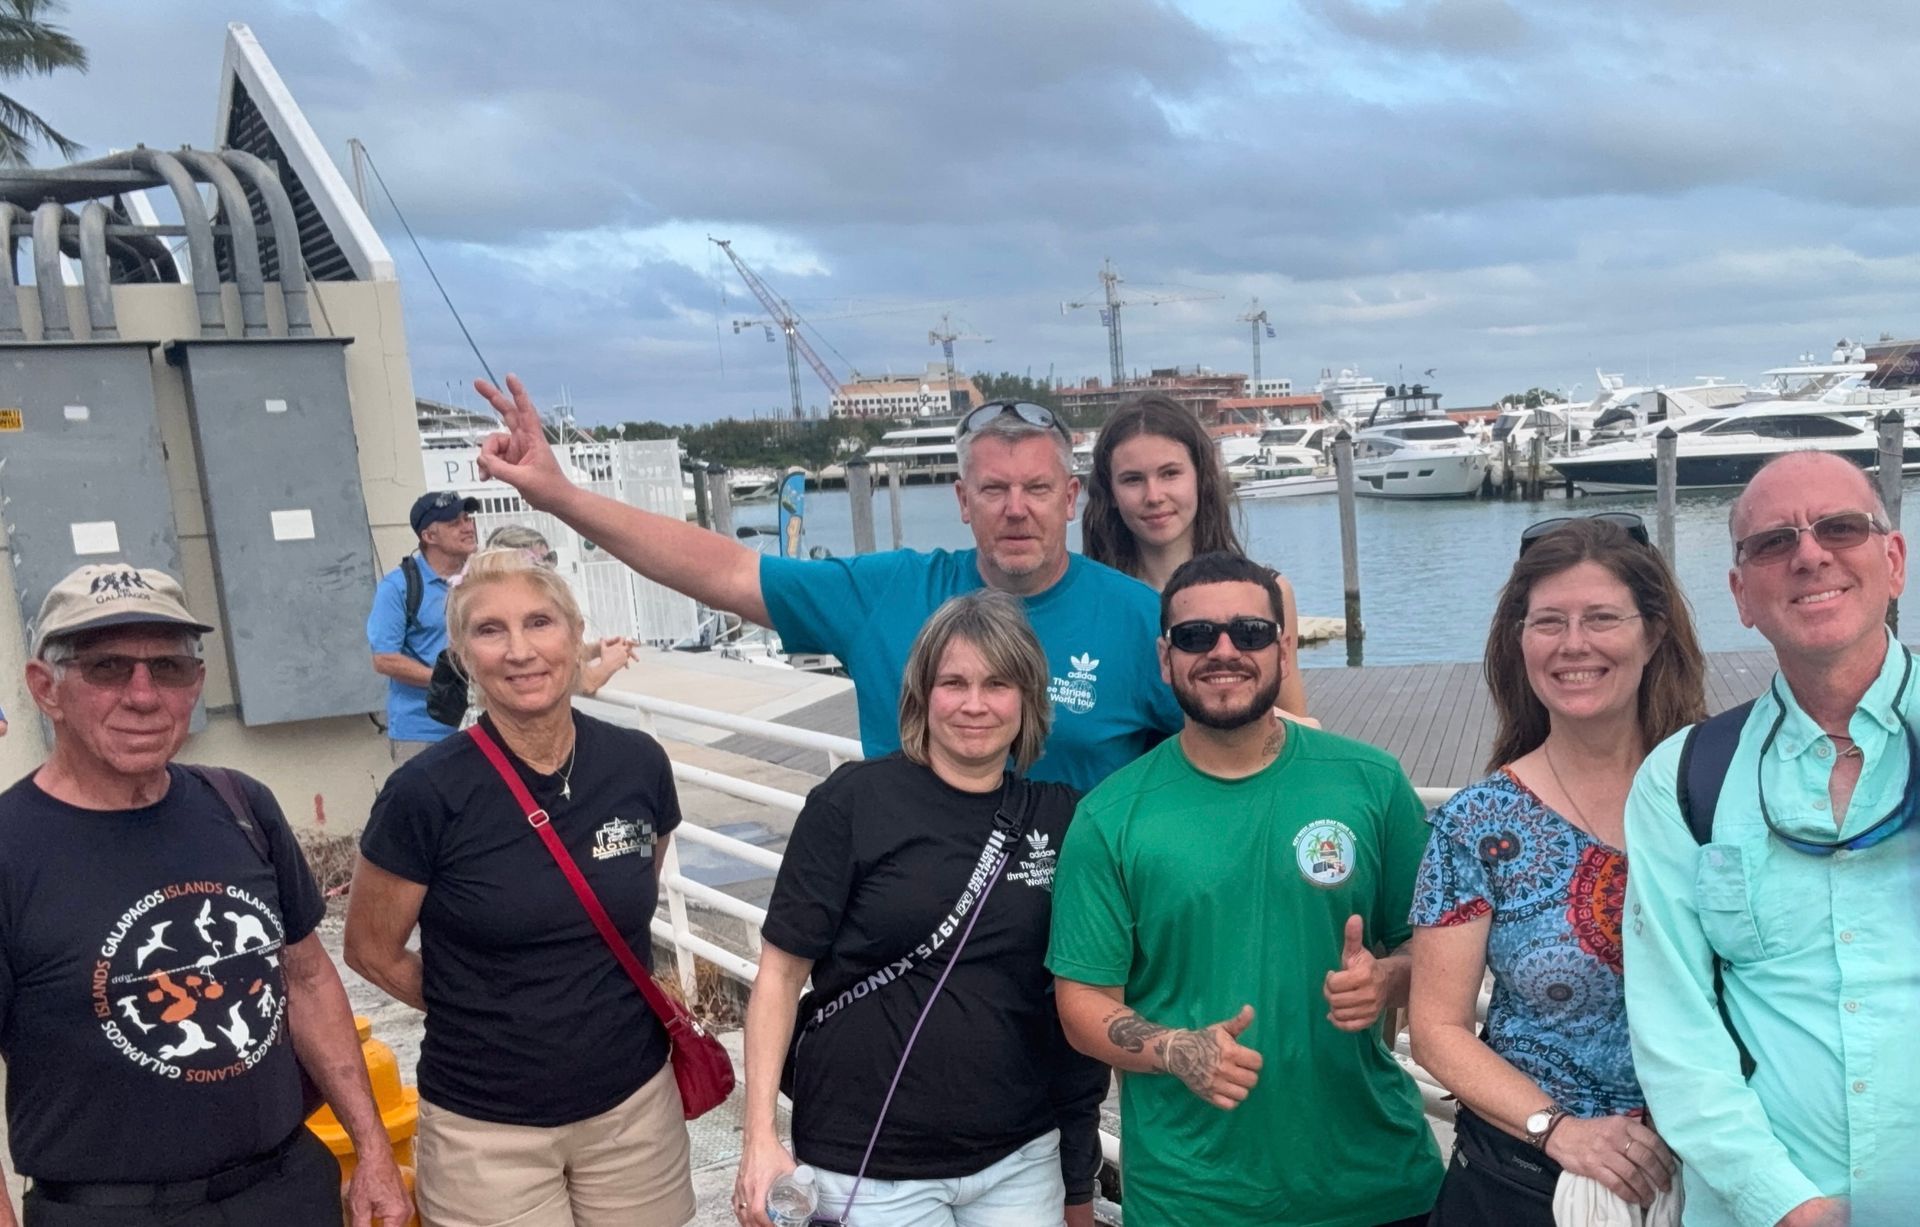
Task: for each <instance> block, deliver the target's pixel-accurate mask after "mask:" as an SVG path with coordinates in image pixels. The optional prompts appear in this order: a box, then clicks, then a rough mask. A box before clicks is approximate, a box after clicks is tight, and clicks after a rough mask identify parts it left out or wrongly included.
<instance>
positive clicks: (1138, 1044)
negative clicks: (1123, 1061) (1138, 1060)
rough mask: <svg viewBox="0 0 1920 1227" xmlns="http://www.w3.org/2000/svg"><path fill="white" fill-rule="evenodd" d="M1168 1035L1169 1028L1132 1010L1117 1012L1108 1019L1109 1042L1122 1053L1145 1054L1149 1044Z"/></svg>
mask: <svg viewBox="0 0 1920 1227" xmlns="http://www.w3.org/2000/svg"><path fill="white" fill-rule="evenodd" d="M1166 1033H1167V1028H1165V1027H1163V1026H1161V1025H1160V1024H1159V1023H1157V1022H1153V1021H1151V1020H1149V1019H1145V1018H1142V1017H1140V1016H1139V1015H1138V1014H1135V1013H1134V1012H1133V1011H1132V1010H1115V1011H1114V1012H1113V1013H1112V1014H1111V1015H1109V1016H1108V1018H1107V1042H1108V1043H1110V1044H1112V1045H1113V1046H1114V1047H1115V1048H1118V1049H1120V1051H1122V1052H1145V1051H1146V1050H1147V1045H1148V1044H1149V1043H1151V1042H1152V1041H1154V1040H1156V1039H1158V1038H1160V1037H1161V1036H1163V1035H1165V1034H1166Z"/></svg>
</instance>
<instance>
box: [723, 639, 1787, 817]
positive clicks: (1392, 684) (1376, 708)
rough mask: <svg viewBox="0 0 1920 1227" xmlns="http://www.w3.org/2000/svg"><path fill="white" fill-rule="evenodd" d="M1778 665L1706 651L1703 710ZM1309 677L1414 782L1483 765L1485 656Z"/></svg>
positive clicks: (1450, 784) (809, 719)
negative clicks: (1390, 755)
mask: <svg viewBox="0 0 1920 1227" xmlns="http://www.w3.org/2000/svg"><path fill="white" fill-rule="evenodd" d="M1773 672H1774V662H1773V654H1772V653H1771V652H1765V651H1754V652H1709V653H1708V654H1707V710H1708V711H1709V712H1717V711H1721V710H1723V709H1725V708H1728V707H1732V706H1733V705H1734V704H1736V703H1744V702H1745V701H1746V700H1748V699H1751V698H1753V697H1754V696H1755V695H1757V694H1759V693H1760V692H1761V691H1762V690H1764V689H1765V688H1766V685H1767V681H1768V679H1769V678H1771V677H1772V676H1773ZM1306 681H1307V704H1308V707H1309V709H1310V710H1311V711H1312V713H1313V715H1314V716H1315V718H1317V719H1318V720H1319V721H1320V722H1321V724H1322V725H1323V726H1324V727H1326V728H1328V729H1331V730H1333V731H1334V732H1336V733H1342V734H1344V735H1346V736H1348V737H1353V738H1357V739H1358V740H1361V741H1365V742H1368V743H1370V744H1372V745H1376V746H1379V747H1380V748H1381V749H1383V750H1386V751H1387V752H1388V753H1390V754H1392V755H1393V756H1394V757H1396V758H1398V759H1399V760H1400V762H1401V763H1402V765H1404V766H1405V767H1406V770H1407V776H1408V778H1410V779H1411V780H1412V781H1413V783H1414V784H1415V786H1417V787H1421V788H1429V787H1432V788H1454V787H1459V786H1460V785H1463V784H1468V783H1471V782H1472V781H1474V780H1477V779H1479V778H1480V777H1481V775H1483V774H1484V773H1485V769H1486V761H1487V751H1488V749H1489V748H1490V747H1491V746H1492V744H1493V711H1492V708H1491V706H1490V703H1489V699H1488V696H1487V688H1486V684H1485V682H1484V681H1483V680H1482V678H1481V675H1480V662H1479V661H1460V662H1455V663H1449V664H1430V665H1370V666H1365V667H1362V668H1358V669H1339V668H1336V669H1308V670H1306ZM780 723H782V724H791V725H794V726H796V727H800V728H809V729H814V730H816V731H818V732H822V733H833V734H837V735H839V736H842V737H852V738H856V739H857V738H858V737H859V735H860V727H859V719H858V716H857V714H856V712H855V709H854V702H853V695H852V693H851V692H849V693H846V694H842V695H836V696H835V697H833V698H831V699H827V700H825V701H823V702H820V703H815V704H814V705H812V706H811V707H804V708H801V709H800V710H798V711H796V712H793V713H792V714H790V715H788V716H786V717H785V718H783V719H782V720H781V721H780ZM718 748H720V749H724V750H730V751H732V752H734V753H736V754H744V755H747V756H749V757H753V758H758V759H761V760H762V761H765V762H773V763H779V764H780V765H782V766H787V767H792V768H794V769H795V770H799V771H805V772H809V773H811V774H815V775H825V774H826V771H827V760H826V756H825V755H824V754H820V753H818V752H815V751H811V750H800V749H796V748H794V747H792V746H783V745H779V744H776V743H774V742H770V741H766V740H764V739H761V738H756V737H746V736H737V737H729V738H727V739H725V740H724V741H722V742H720V743H719V747H718Z"/></svg>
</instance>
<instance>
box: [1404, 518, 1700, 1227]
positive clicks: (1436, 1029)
mask: <svg viewBox="0 0 1920 1227" xmlns="http://www.w3.org/2000/svg"><path fill="white" fill-rule="evenodd" d="M1486 676H1487V690H1488V692H1489V694H1490V695H1491V696H1492V698H1493V704H1494V709H1495V712H1496V714H1497V717H1498V722H1499V723H1498V727H1497V732H1496V734H1495V738H1494V747H1493V753H1492V756H1491V758H1490V762H1489V767H1490V770H1491V771H1492V774H1491V775H1489V776H1487V778H1485V779H1483V780H1481V781H1479V782H1478V783H1475V784H1471V785H1469V786H1467V787H1466V788H1463V789H1461V790H1460V791H1459V792H1457V793H1455V794H1454V795H1453V796H1452V797H1451V798H1450V799H1449V800H1448V801H1447V802H1446V804H1444V805H1442V806H1441V807H1440V808H1439V810H1438V811H1436V812H1435V814H1434V815H1433V818H1432V828H1433V833H1432V835H1431V836H1430V837H1429V838H1428V841H1427V851H1426V858H1425V860H1424V861H1423V862H1422V863H1421V866H1420V880H1419V884H1418V885H1417V886H1416V888H1415V890H1414V897H1413V910H1412V920H1413V924H1414V926H1415V928H1414V933H1413V942H1412V946H1413V991H1412V997H1411V1002H1410V1011H1411V1014H1412V1020H1411V1022H1412V1039H1413V1052H1414V1056H1415V1058H1416V1059H1417V1060H1419V1062H1420V1063H1421V1065H1423V1066H1425V1067H1426V1069H1427V1072H1428V1073H1430V1074H1432V1075H1433V1077H1434V1079H1435V1080H1436V1081H1437V1082H1439V1083H1440V1085H1442V1086H1444V1087H1445V1088H1447V1090H1448V1091H1450V1092H1452V1093H1453V1095H1454V1096H1455V1098H1457V1099H1458V1100H1459V1103H1460V1107H1459V1112H1458V1115H1457V1117H1456V1120H1455V1126H1454V1129H1455V1135H1454V1156H1453V1162H1452V1164H1451V1165H1450V1166H1449V1167H1448V1169H1447V1177H1446V1181H1445V1183H1444V1184H1443V1185H1442V1186H1441V1189H1440V1200H1439V1203H1438V1205H1437V1206H1436V1207H1435V1209H1434V1217H1433V1222H1432V1227H1480V1225H1481V1224H1486V1223H1493V1222H1498V1223H1501V1224H1503V1225H1511V1227H1553V1224H1554V1205H1553V1203H1554V1193H1555V1190H1556V1186H1557V1184H1558V1183H1559V1181H1560V1176H1561V1172H1562V1170H1565V1171H1567V1172H1571V1173H1573V1174H1574V1175H1576V1176H1584V1177H1586V1178H1588V1179H1590V1180H1594V1181H1597V1182H1599V1183H1600V1184H1601V1185H1604V1186H1605V1187H1606V1188H1607V1189H1609V1190H1611V1191H1612V1192H1613V1193H1614V1194H1615V1195H1617V1196H1618V1197H1620V1198H1621V1199H1622V1200H1624V1201H1626V1202H1629V1203H1632V1204H1634V1205H1638V1206H1649V1205H1651V1204H1652V1202H1653V1200H1654V1196H1655V1194H1656V1193H1658V1192H1660V1191H1661V1190H1664V1189H1666V1188H1668V1187H1669V1186H1670V1184H1671V1183H1672V1179H1673V1155H1672V1154H1671V1152H1670V1151H1669V1150H1668V1149H1667V1146H1666V1144H1665V1143H1664V1142H1662V1141H1661V1139H1660V1136H1659V1133H1658V1132H1657V1131H1656V1129H1655V1127H1654V1123H1653V1122H1652V1121H1649V1120H1648V1119H1647V1118H1646V1100H1645V1098H1644V1097H1643V1096H1642V1094H1641V1092H1640V1085H1639V1082H1638V1081H1637V1080H1636V1079H1635V1077H1634V1071H1633V1057H1632V1053H1631V1052H1630V1051H1629V1047H1628V1039H1627V1017H1626V1010H1625V1007H1624V1004H1623V996H1622V993H1623V990H1622V987H1621V980H1620V967H1621V954H1620V941H1621V938H1620V929H1621V915H1620V913H1621V904H1622V901H1623V899H1624V897H1625V889H1626V882H1627V859H1628V848H1627V843H1626V836H1625V828H1624V817H1623V811H1624V808H1625V806H1626V800H1627V791H1628V789H1629V788H1630V787H1631V786H1632V783H1633V773H1634V771H1635V770H1636V769H1637V768H1638V767H1639V766H1640V762H1641V760H1642V759H1643V758H1645V757H1646V753H1647V751H1648V750H1649V749H1650V748H1651V747H1653V746H1654V745H1656V744H1658V743H1659V742H1661V741H1662V740H1664V739H1665V738H1666V737H1667V736H1669V735H1670V734H1672V733H1673V732H1674V731H1676V730H1678V729H1681V728H1684V727H1686V726H1687V725H1689V724H1691V723H1693V722H1694V721H1696V720H1699V719H1701V718H1702V717H1703V716H1704V715H1705V714H1706V708H1705V701H1704V693H1705V689H1704V687H1705V680H1704V679H1705V661H1704V658H1703V657H1702V656H1701V653H1700V645H1699V643H1698V641H1697V640H1696V638H1695V636H1694V632H1693V622H1692V619H1691V617H1690V616H1689V614H1688V610H1687V603H1686V597H1685V595H1684V594H1683V593H1682V591H1681V589H1680V584H1679V581H1678V580H1676V579H1675V578H1674V575H1673V571H1672V569H1671V568H1669V567H1668V566H1667V563H1666V560H1665V559H1663V558H1662V557H1661V556H1660V553H1659V551H1657V550H1655V549H1654V548H1653V547H1652V546H1651V545H1650V544H1649V543H1648V539H1647V531H1646V528H1645V526H1644V525H1643V524H1641V522H1640V517H1638V516H1636V515H1632V514H1628V513H1619V512H1611V513H1604V514H1602V515H1598V516H1593V517H1584V518H1578V517H1561V518H1558V519H1554V520H1546V521H1543V522H1541V523H1539V524H1536V525H1534V526H1532V527H1530V528H1528V529H1527V530H1526V532H1524V533H1523V534H1521V537H1520V557H1519V559H1518V560H1517V561H1516V562H1515V563H1514V564H1513V570H1512V573H1511V574H1510V575H1509V576H1508V578H1507V583H1506V587H1505V588H1503V589H1502V590H1501V593H1500V597H1499V600H1498V602H1497V604H1496V605H1495V607H1494V613H1493V622H1492V625H1491V626H1490V627H1489V628H1488V631H1487V651H1486ZM1489 970H1491V971H1492V973H1493V1000H1492V1003H1491V1004H1490V1005H1489V1006H1488V1009H1487V1019H1486V1028H1485V1030H1484V1032H1483V1031H1482V1030H1481V1029H1480V1028H1479V1026H1478V1020H1477V1018H1476V1016H1475V1011H1476V1003H1477V1000H1478V997H1479V994H1480V987H1481V983H1482V981H1483V979H1484V978H1485V973H1486V972H1487V971H1489Z"/></svg>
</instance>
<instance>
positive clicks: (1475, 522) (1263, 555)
mask: <svg viewBox="0 0 1920 1227" xmlns="http://www.w3.org/2000/svg"><path fill="white" fill-rule="evenodd" d="M1735 493H1736V492H1735V491H1732V490H1704V491H1695V492H1688V493H1683V494H1681V495H1680V497H1679V506H1678V511H1677V514H1676V515H1675V519H1674V544H1675V552H1676V553H1677V554H1678V555H1679V566H1678V570H1679V574H1680V582H1681V584H1682V585H1683V586H1684V587H1685V589H1686V593H1687V596H1688V599H1689V600H1691V601H1692V603H1693V614H1694V622H1695V625H1696V627H1697V628H1698V630H1699V634H1700V640H1701V646H1702V647H1703V648H1704V649H1705V650H1707V651H1709V652H1715V651H1740V650H1757V649H1764V648H1765V647H1766V642H1765V641H1764V640H1762V639H1761V638H1760V636H1759V634H1758V633H1757V632H1755V631H1752V630H1749V629H1748V628H1746V627H1744V626H1741V625H1740V618H1739V615H1738V614H1737V613H1736V612H1735V610H1734V607H1733V597H1732V596H1731V594H1730V593H1729V592H1728V590H1727V569H1728V565H1729V563H1730V561H1731V559H1732V548H1731V546H1730V545H1729V543H1728V538H1727V510H1728V508H1729V507H1730V506H1731V505H1732V503H1733V499H1734V495H1735ZM1916 501H1920V480H1916V481H1910V482H1909V483H1908V485H1907V492H1906V496H1905V497H1904V498H1903V500H1902V502H1903V504H1904V506H1903V516H1902V519H1903V521H1904V523H1903V527H1904V529H1905V531H1906V532H1907V533H1908V535H1909V536H1912V535H1913V534H1914V533H1915V532H1916V531H1920V509H1916V508H1915V506H1914V504H1915V502H1916ZM900 502H901V528H902V535H903V537H904V540H905V543H906V544H907V545H909V546H912V547H913V548H916V549H934V548H940V547H945V548H948V549H964V548H966V547H968V546H971V545H972V544H973V538H972V535H971V533H970V532H969V531H968V529H967V527H966V525H964V524H962V523H961V522H960V516H959V512H958V505H957V503H956V501H955V497H954V491H953V487H951V486H909V487H907V488H906V489H904V490H902V491H901V496H900ZM873 507H874V517H873V518H874V525H875V534H876V538H877V541H878V544H879V547H880V548H881V549H886V548H887V547H888V546H889V544H890V543H891V541H892V536H891V530H890V527H889V521H888V508H887V494H886V491H885V490H884V489H882V490H878V491H876V492H875V494H874V499H873ZM1595 511H1633V512H1638V513H1639V514H1640V515H1641V516H1643V517H1645V519H1646V521H1647V531H1648V533H1649V534H1650V535H1651V534H1653V532H1654V498H1653V495H1651V494H1647V495H1608V496H1605V497H1597V496H1596V497H1592V498H1576V499H1574V500H1572V501H1568V500H1565V499H1561V498H1550V499H1545V500H1542V501H1540V502H1531V503H1529V502H1511V503H1509V502H1501V501H1492V500H1490V501H1484V502H1483V501H1478V500H1466V499H1463V500H1449V501H1441V502H1392V501H1381V500H1375V499H1362V500H1360V502H1359V505H1358V516H1359V528H1360V597H1361V611H1362V614H1363V621H1364V623H1365V626H1366V662H1365V663H1367V664H1369V665H1393V664H1417V663H1422V662H1428V661H1454V660H1478V659H1479V658H1480V656H1481V653H1482V652H1483V651H1484V649H1485V647H1486V636H1487V620H1488V618H1489V617H1490V616H1491V615H1492V612H1493V604H1494V600H1495V598H1496V597H1497V596H1498V595H1499V590H1500V585H1501V584H1502V583H1503V582H1504V581H1505V579H1506V576H1507V571H1508V569H1509V568H1510V567H1511V566H1512V565H1513V558H1514V553H1515V551H1516V550H1517V549H1518V546H1519V540H1520V531H1521V530H1522V529H1523V528H1525V527H1526V526H1527V525H1529V524H1532V523H1533V522H1534V521H1536V520H1542V519H1546V518H1548V517H1550V516H1558V515H1570V514H1571V515H1578V514H1582V513H1588V512H1595ZM1242 514H1243V516H1244V524H1245V528H1246V535H1245V538H1244V539H1245V540H1246V542H1247V548H1248V550H1249V551H1250V552H1251V553H1252V555H1253V556H1254V557H1255V558H1257V559H1259V560H1260V561H1262V562H1265V563H1268V564H1270V565H1272V566H1275V567H1278V568H1279V569H1280V570H1281V571H1282V572H1283V573H1285V574H1286V575H1287V577H1288V578H1289V579H1291V580H1292V581H1293V585H1294V590H1295V592H1296V593H1297V595H1298V597H1299V602H1300V611H1301V612H1302V613H1303V614H1306V615H1310V616H1311V615H1323V616H1328V617H1339V616H1340V615H1341V612H1342V609H1343V606H1344V600H1343V597H1342V580H1341V575H1340V511H1339V503H1338V500H1336V499H1334V498H1332V497H1312V498H1292V499H1270V500H1265V501H1258V502H1250V503H1246V504H1244V505H1243V508H1242ZM734 519H735V522H736V523H738V524H758V523H760V522H761V521H762V520H765V521H767V522H768V523H769V524H770V523H771V521H772V519H773V508H772V506H771V505H770V504H765V503H760V504H747V505H745V506H741V507H738V508H736V509H735V516H734ZM1068 539H1069V542H1070V544H1071V546H1072V548H1074V549H1076V550H1077V549H1079V548H1080V526H1079V522H1078V520H1077V519H1076V521H1075V522H1074V524H1073V526H1072V529H1071V531H1070V534H1069V538H1068ZM768 540H769V541H770V540H771V539H770V538H769V539H768ZM807 544H808V545H809V546H825V547H826V548H827V549H829V550H831V551H832V552H833V553H834V554H836V555H842V554H851V553H852V552H853V528H852V522H851V519H850V516H849V505H848V501H847V494H846V491H844V490H827V491H810V492H809V493H808V495H807ZM1910 618H1911V619H1912V620H1913V621H1914V623H1915V625H1916V626H1920V599H1916V601H1915V602H1914V608H1913V612H1912V614H1911V615H1910ZM1346 660H1347V653H1346V645H1345V643H1344V641H1336V642H1333V643H1325V644H1316V645H1304V646H1303V647H1302V649H1301V662H1302V664H1304V665H1306V666H1309V667H1313V666H1336V665H1344V664H1345V663H1346Z"/></svg>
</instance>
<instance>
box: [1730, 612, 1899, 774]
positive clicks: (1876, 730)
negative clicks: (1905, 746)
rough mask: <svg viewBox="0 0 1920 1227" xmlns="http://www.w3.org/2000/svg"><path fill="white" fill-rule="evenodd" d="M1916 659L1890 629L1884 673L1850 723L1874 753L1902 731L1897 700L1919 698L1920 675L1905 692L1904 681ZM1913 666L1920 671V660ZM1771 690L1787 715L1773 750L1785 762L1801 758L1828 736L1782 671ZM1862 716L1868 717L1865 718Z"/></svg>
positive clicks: (1857, 738)
mask: <svg viewBox="0 0 1920 1227" xmlns="http://www.w3.org/2000/svg"><path fill="white" fill-rule="evenodd" d="M1912 659H1913V654H1912V652H1911V651H1910V650H1909V649H1907V648H1906V647H1905V646H1903V645H1902V644H1901V643H1899V642H1898V641H1897V640H1895V639H1894V637H1893V635H1892V633H1891V632H1888V634H1887V655H1886V659H1884V660H1882V661H1881V662H1880V674H1879V676H1877V677H1875V678H1874V679H1873V684H1872V685H1871V686H1868V687H1867V693H1865V694H1864V695H1861V696H1860V702H1859V705H1858V706H1856V707H1855V708H1854V709H1853V717H1852V719H1851V720H1849V721H1848V723H1847V731H1848V733H1850V734H1852V736H1853V740H1854V743H1855V744H1856V745H1858V746H1859V747H1860V749H1861V751H1862V752H1863V753H1865V754H1867V755H1868V756H1870V757H1871V756H1873V755H1877V754H1879V753H1880V752H1881V751H1882V750H1883V749H1884V748H1885V742H1886V741H1887V740H1888V739H1892V738H1897V737H1899V736H1900V735H1901V713H1900V711H1899V710H1898V709H1897V708H1896V700H1898V707H1900V708H1904V707H1910V706H1912V704H1913V703H1914V701H1915V691H1916V689H1920V677H1917V678H1915V679H1913V680H1912V681H1908V682H1907V684H1906V693H1905V694H1904V695H1903V694H1901V682H1902V680H1903V679H1905V678H1906V675H1907V670H1908V668H1909V667H1910V666H1909V662H1910V661H1912ZM1911 667H1912V668H1913V671H1914V672H1915V673H1917V674H1920V662H1915V663H1914V664H1913V665H1912V666H1911ZM1768 694H1769V695H1770V696H1771V697H1772V700H1773V702H1774V703H1775V704H1776V706H1777V708H1778V709H1780V710H1782V711H1784V712H1785V717H1786V718H1785V719H1784V720H1783V721H1782V722H1781V725H1780V735H1779V736H1778V737H1776V738H1774V739H1773V753H1774V755H1775V756H1777V757H1778V758H1779V759H1780V760H1782V761H1783V762H1784V761H1788V760H1791V759H1795V758H1798V757H1799V756H1800V755H1802V754H1805V753H1807V752H1808V751H1810V750H1812V749H1813V748H1814V747H1816V746H1818V745H1819V744H1820V743H1821V742H1823V741H1825V740H1826V739H1827V735H1826V733H1825V732H1824V731H1823V730H1822V729H1821V728H1820V726H1819V724H1817V723H1816V722H1815V721H1814V719H1813V717H1812V716H1809V715H1808V714H1807V713H1806V711H1805V709H1803V708H1802V707H1801V706H1800V702H1799V700H1798V699H1795V698H1794V697H1793V688H1792V687H1791V686H1788V685H1787V683H1786V679H1785V678H1783V677H1781V676H1780V674H1778V673H1776V674H1774V675H1773V684H1772V685H1771V686H1770V687H1769V689H1768ZM1862 716H1864V717H1866V720H1864V721H1863V720H1862V719H1861V717H1862Z"/></svg>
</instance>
